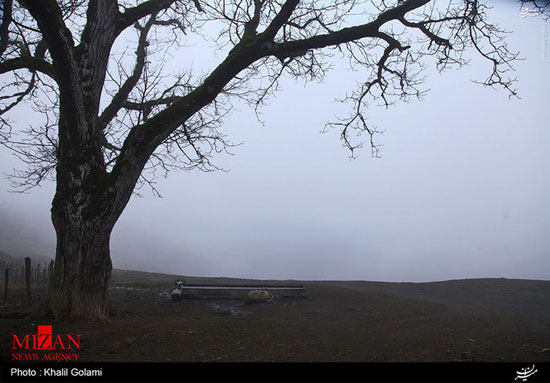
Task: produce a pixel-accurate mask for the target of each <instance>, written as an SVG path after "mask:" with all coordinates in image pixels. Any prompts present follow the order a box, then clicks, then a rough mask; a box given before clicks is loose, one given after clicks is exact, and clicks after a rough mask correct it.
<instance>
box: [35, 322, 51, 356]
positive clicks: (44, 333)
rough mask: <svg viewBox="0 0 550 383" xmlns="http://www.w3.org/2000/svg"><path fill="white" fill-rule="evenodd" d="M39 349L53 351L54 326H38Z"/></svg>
mask: <svg viewBox="0 0 550 383" xmlns="http://www.w3.org/2000/svg"><path fill="white" fill-rule="evenodd" d="M38 349H39V350H51V349H52V326H51V325H47V326H41V325H39V326H38Z"/></svg>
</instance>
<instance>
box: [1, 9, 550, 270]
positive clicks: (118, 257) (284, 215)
mask: <svg viewBox="0 0 550 383" xmlns="http://www.w3.org/2000/svg"><path fill="white" fill-rule="evenodd" d="M491 15H492V17H493V18H494V19H498V20H499V21H500V24H501V26H502V27H504V28H505V29H508V30H511V31H513V33H512V34H510V35H509V36H508V37H509V39H508V42H509V45H510V47H511V49H512V50H516V51H517V50H519V51H520V52H521V57H522V58H524V59H525V60H523V61H518V62H516V64H515V69H516V75H517V78H518V83H517V87H518V89H519V95H520V99H516V98H511V99H510V98H509V97H508V94H507V93H506V92H505V91H503V90H501V89H498V90H494V89H490V88H484V87H483V86H481V85H478V84H475V83H473V82H472V81H471V80H472V79H474V80H475V79H477V80H484V79H485V77H486V76H487V75H488V73H489V71H490V66H488V64H487V63H486V62H482V61H480V60H479V59H473V60H472V62H471V63H470V65H469V66H467V67H464V68H462V69H461V70H458V71H454V70H453V71H447V72H444V73H442V74H439V73H438V72H437V71H436V70H435V69H434V68H433V65H432V66H431V67H429V68H427V70H426V74H427V76H428V77H427V79H426V81H425V83H424V88H426V89H430V91H429V93H428V94H427V96H426V97H425V98H424V99H423V100H422V101H418V100H413V101H411V102H410V103H398V104H396V105H394V106H391V107H390V108H388V109H385V108H383V107H377V106H376V105H375V104H374V103H372V105H371V108H370V110H369V114H370V115H369V118H370V121H371V122H372V123H373V124H374V125H376V126H377V127H378V129H379V130H382V131H384V133H383V134H381V135H378V136H377V137H376V141H377V142H378V143H379V144H381V145H383V146H382V147H381V158H372V157H371V155H370V154H371V152H370V149H369V147H368V145H365V147H364V148H363V149H362V150H360V151H359V152H358V153H357V154H359V156H358V158H356V159H350V158H349V152H348V151H347V150H346V149H345V148H343V146H342V143H341V142H340V140H339V134H338V132H337V131H329V132H327V133H325V134H321V133H320V131H321V130H322V129H323V127H324V125H325V122H326V121H327V120H330V119H331V118H333V117H334V115H335V114H337V113H340V112H345V109H343V108H345V107H344V106H343V105H341V104H339V103H337V102H335V101H334V100H335V99H336V98H338V97H342V96H345V94H346V92H347V91H349V90H351V89H352V88H353V85H354V83H355V81H356V80H360V74H359V73H357V72H352V71H350V70H347V69H346V64H345V62H339V61H336V62H335V63H336V65H335V69H334V70H332V71H331V72H329V75H328V76H327V77H326V79H325V80H324V82H323V83H312V84H308V85H307V86H304V84H303V83H295V82H293V81H291V80H285V81H283V86H282V89H281V91H279V92H278V93H277V95H276V96H275V97H273V98H272V99H271V100H270V102H269V103H268V105H267V106H265V107H264V108H262V109H261V112H262V115H261V120H262V121H263V122H264V124H263V125H262V124H261V123H259V122H258V119H257V118H256V115H255V114H254V112H253V111H251V110H250V109H249V108H248V107H247V106H244V105H242V106H238V107H237V108H236V109H235V110H233V113H232V114H231V116H230V117H228V118H227V119H226V120H225V123H224V128H223V129H224V132H225V133H226V135H227V136H228V138H229V139H230V140H231V141H232V142H233V143H242V144H241V145H239V146H236V147H235V148H233V149H231V152H232V154H233V155H228V154H220V155H218V156H216V157H215V158H214V163H215V164H216V165H217V166H219V167H221V168H223V169H225V170H227V171H217V172H211V173H201V172H199V171H195V172H175V173H171V174H170V175H169V177H168V178H166V179H164V178H159V179H157V180H156V181H157V184H156V188H157V189H158V191H159V192H160V193H161V194H162V198H158V197H155V196H154V195H153V194H152V193H151V192H150V191H149V190H148V189H147V187H146V186H145V187H144V188H142V189H141V190H140V193H141V194H142V195H143V196H142V197H141V198H140V197H137V196H136V197H133V198H132V200H131V201H130V203H129V205H128V207H127V209H126V211H125V212H124V213H123V215H122V217H121V219H120V220H119V222H118V224H117V226H116V227H115V230H114V232H113V235H112V239H111V243H112V244H111V249H112V250H111V252H112V259H113V264H114V267H117V268H125V269H137V270H146V271H156V272H166V273H172V274H182V275H203V276H228V277H250V278H260V279H354V280H355V279H360V280H381V281H435V280H446V279H457V278H478V277H506V278H528V279H550V199H549V198H548V197H549V196H550V177H549V174H550V130H549V129H548V121H550V109H549V108H548V99H549V97H550V42H549V41H548V40H549V35H550V25H549V24H550V21H545V20H544V18H542V17H531V16H527V17H522V15H521V12H520V8H519V6H518V4H516V3H510V5H508V6H501V7H496V8H495V9H494V10H493V11H492V12H491ZM191 49H192V48H191ZM196 49H200V48H196ZM18 113H20V115H19V116H20V120H18V124H23V125H24V124H30V123H32V114H31V115H28V114H25V111H24V110H23V108H21V111H20V112H18ZM22 166H23V165H22V164H21V162H19V161H18V160H17V159H16V158H15V157H14V156H13V155H12V154H11V153H10V152H8V151H7V150H5V149H4V148H2V149H1V150H0V172H2V173H4V174H5V173H11V172H12V169H13V168H14V167H16V168H17V167H22ZM54 191H55V185H54V184H53V183H51V182H49V183H48V182H46V183H44V184H43V185H42V186H41V187H40V188H35V189H33V190H31V192H30V193H28V194H18V193H13V192H12V189H11V187H10V185H9V181H8V180H7V179H6V178H5V177H2V179H1V180H0V192H1V194H0V196H1V197H0V214H1V215H0V219H1V220H2V221H1V222H0V225H1V226H0V230H1V231H2V235H1V237H0V240H1V241H2V246H1V247H0V251H3V252H6V253H10V252H11V253H18V252H20V253H32V254H42V255H49V256H52V257H53V255H54V252H55V233H54V230H53V228H52V225H51V222H50V219H49V209H50V205H51V200H52V198H53V194H54Z"/></svg>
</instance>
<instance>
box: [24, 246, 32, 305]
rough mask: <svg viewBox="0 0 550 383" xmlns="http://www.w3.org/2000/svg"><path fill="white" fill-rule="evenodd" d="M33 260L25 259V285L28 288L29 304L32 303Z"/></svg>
mask: <svg viewBox="0 0 550 383" xmlns="http://www.w3.org/2000/svg"><path fill="white" fill-rule="evenodd" d="M31 271H32V270H31V259H30V257H25V284H26V286H27V304H30V303H31Z"/></svg>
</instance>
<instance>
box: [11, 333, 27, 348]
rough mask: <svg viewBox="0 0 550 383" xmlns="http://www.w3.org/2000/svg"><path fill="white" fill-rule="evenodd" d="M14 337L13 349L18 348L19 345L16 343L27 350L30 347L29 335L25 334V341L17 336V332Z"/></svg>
mask: <svg viewBox="0 0 550 383" xmlns="http://www.w3.org/2000/svg"><path fill="white" fill-rule="evenodd" d="M12 337H13V347H12V349H13V350H15V349H17V347H16V346H15V345H16V344H17V345H18V346H19V348H24V349H25V350H28V349H29V335H25V337H24V338H23V342H21V341H20V340H19V338H18V337H17V335H15V334H13V335H12ZM23 344H25V347H23Z"/></svg>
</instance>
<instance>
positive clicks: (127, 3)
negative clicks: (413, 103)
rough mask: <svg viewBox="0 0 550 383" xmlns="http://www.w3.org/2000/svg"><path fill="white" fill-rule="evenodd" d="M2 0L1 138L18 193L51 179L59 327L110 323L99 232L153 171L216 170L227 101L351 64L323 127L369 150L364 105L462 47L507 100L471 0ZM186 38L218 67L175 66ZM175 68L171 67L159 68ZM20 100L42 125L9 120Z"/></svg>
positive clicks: (488, 35)
mask: <svg viewBox="0 0 550 383" xmlns="http://www.w3.org/2000/svg"><path fill="white" fill-rule="evenodd" d="M443 3H444V4H443ZM2 4H3V12H2V26H1V27H0V36H1V39H2V40H1V43H0V54H1V56H0V74H1V75H2V76H3V82H2V84H1V91H0V118H1V120H0V122H1V124H2V125H1V130H0V134H1V136H0V142H2V144H3V145H4V146H7V147H9V148H10V149H12V150H13V151H15V153H17V154H18V155H19V156H20V158H22V159H23V160H24V161H25V162H26V163H27V164H28V168H27V169H25V170H23V171H20V172H18V173H16V174H15V176H16V179H18V180H19V181H20V184H19V186H20V187H30V186H33V185H36V184H38V183H40V182H41V181H42V180H44V179H47V178H55V180H56V182H57V189H56V194H55V197H54V200H53V203H52V208H51V218H52V223H53V225H54V227H55V230H56V233H57V250H56V262H55V270H54V272H53V277H52V281H51V284H50V288H49V292H48V298H47V304H46V309H47V311H48V312H49V313H50V314H52V315H53V316H54V317H56V318H59V317H88V318H90V317H99V318H105V317H106V316H107V315H108V305H107V296H108V283H109V279H110V275H111V268H112V266H111V259H110V254H109V238H110V234H111V231H112V229H113V227H114V225H115V223H116V222H117V220H118V218H119V217H120V215H121V213H122V211H123V210H124V208H125V207H126V204H127V203H128V200H129V199H130V197H131V195H132V193H133V192H135V190H136V187H139V186H140V185H143V184H145V185H147V184H149V185H150V186H151V187H152V188H153V190H155V189H154V176H155V174H156V173H157V172H164V173H166V172H169V171H170V170H172V169H188V170H189V169H197V168H198V169H201V170H204V171H209V170H214V169H216V167H215V165H214V164H213V163H212V161H211V159H212V157H213V155H214V154H216V153H219V152H223V151H226V150H227V149H228V148H229V147H231V145H232V144H231V143H230V142H229V141H228V139H227V138H226V137H225V136H224V134H223V132H222V129H221V128H222V120H223V117H224V116H226V115H227V114H228V113H229V112H230V110H231V103H232V102H233V101H234V100H244V101H245V102H247V103H249V104H250V105H251V106H252V107H253V108H259V107H261V105H262V104H263V102H264V101H265V100H266V99H267V98H268V97H270V96H271V95H273V93H274V92H275V91H276V90H277V89H278V88H279V82H280V79H281V78H282V77H283V76H291V77H294V78H300V79H305V80H308V81H311V80H322V79H323V77H324V76H325V74H326V73H327V72H328V71H329V69H330V68H331V66H332V61H331V58H332V57H333V56H335V55H339V56H340V57H346V58H347V59H348V60H349V63H350V65H351V66H352V67H353V68H355V69H357V70H358V71H357V74H358V77H360V78H359V82H358V86H357V88H356V89H355V90H354V91H353V92H352V93H351V94H349V95H348V96H347V97H346V98H345V101H346V102H349V103H350V109H349V110H350V112H349V114H348V115H346V116H341V117H340V118H338V119H336V121H334V122H331V123H329V124H328V125H327V126H328V127H332V128H336V129H339V131H340V134H341V138H342V142H343V144H344V145H345V146H346V147H347V148H349V149H350V150H351V152H352V155H353V153H354V151H355V150H356V149H357V148H358V147H360V146H361V145H362V141H363V140H365V141H366V142H367V143H369V144H370V146H371V148H372V150H373V154H374V155H377V154H378V148H377V146H376V143H375V141H374V140H373V136H374V135H375V133H376V129H374V128H373V127H371V126H370V125H369V123H368V120H367V118H366V108H367V105H368V102H369V101H373V100H374V101H378V102H380V103H381V104H382V105H384V106H389V105H391V104H392V103H394V102H396V101H398V100H405V101H407V100H409V99H410V98H420V97H421V96H422V95H423V94H424V90H423V89H422V88H421V84H422V79H423V76H424V67H425V66H427V65H434V66H436V67H437V69H439V70H444V69H446V68H454V67H460V66H461V65H463V64H464V63H465V62H466V59H465V56H464V53H465V52H466V51H468V50H470V51H472V52H474V53H477V54H478V55H480V56H481V57H483V58H484V59H485V60H486V61H487V63H488V64H489V65H488V72H487V77H486V78H485V79H484V80H481V81H480V82H482V83H483V84H485V85H486V86H491V87H494V86H501V87H504V88H505V89H507V90H508V91H509V92H510V95H515V94H516V91H515V89H514V88H513V79H511V78H510V77H509V74H510V73H511V70H512V67H511V63H512V61H513V60H515V59H516V54H514V53H512V52H511V51H510V50H508V48H507V46H506V44H505V41H504V39H503V36H504V31H503V30H501V29H500V28H499V27H498V26H497V25H495V24H491V23H490V22H489V21H488V20H487V16H486V10H487V7H486V5H484V4H482V3H481V2H480V1H477V0H450V1H448V2H441V1H437V4H436V2H435V1H430V0H396V1H392V0H378V1H374V0H372V1H361V0H336V1H313V0H302V1H300V0H208V1H207V0H192V1H190V0H148V1H137V0H118V1H116V0H101V1H100V0H92V1H83V0H58V1H55V0H42V1H34V0H17V1H13V2H12V1H11V0H4V1H3V2H2ZM190 41H193V42H194V43H196V42H197V41H202V42H203V44H204V45H205V46H208V44H210V45H212V44H215V46H216V47H217V52H218V54H222V55H223V57H224V58H223V59H221V60H219V62H218V63H217V66H215V68H214V69H213V70H211V71H209V72H208V73H207V74H198V75H197V74H196V73H193V72H192V71H191V68H190V67H187V66H186V65H184V64H182V63H181V62H182V61H185V58H186V57H189V55H192V54H193V50H192V48H189V47H188V46H187V44H188V43H189V42H190ZM176 55H177V56H176ZM170 57H177V58H178V60H171V61H170V60H168V59H169V58H170ZM213 57H214V56H213ZM173 61H178V62H179V64H178V68H177V69H175V70H174V68H173V66H174V65H171V67H172V68H168V64H166V65H164V63H167V62H173ZM170 73H172V74H170ZM23 102H30V103H31V105H32V106H33V108H34V111H35V112H37V113H39V114H40V115H42V116H43V117H44V122H43V123H42V124H41V125H39V126H33V127H30V128H25V129H21V128H18V127H17V126H16V125H15V122H14V121H12V120H10V118H9V112H10V111H13V110H14V108H16V107H17V106H18V105H19V104H21V103H23Z"/></svg>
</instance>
